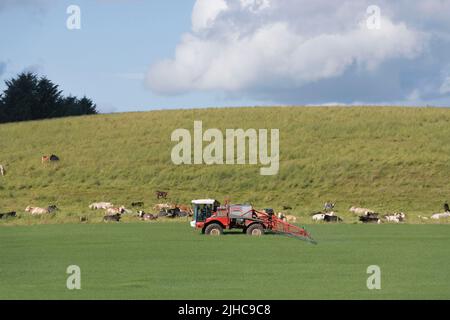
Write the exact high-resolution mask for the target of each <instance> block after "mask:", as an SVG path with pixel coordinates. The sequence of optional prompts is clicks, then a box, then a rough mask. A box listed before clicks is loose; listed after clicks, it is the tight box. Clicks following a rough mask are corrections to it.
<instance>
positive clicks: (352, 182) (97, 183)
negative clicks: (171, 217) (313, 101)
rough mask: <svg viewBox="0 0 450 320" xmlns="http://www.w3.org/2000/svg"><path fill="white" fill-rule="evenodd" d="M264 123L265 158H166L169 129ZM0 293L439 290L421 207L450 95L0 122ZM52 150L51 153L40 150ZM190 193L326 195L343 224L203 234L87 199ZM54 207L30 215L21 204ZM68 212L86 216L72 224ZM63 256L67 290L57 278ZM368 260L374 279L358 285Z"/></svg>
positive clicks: (285, 294) (272, 200) (443, 188)
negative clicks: (272, 142)
mask: <svg viewBox="0 0 450 320" xmlns="http://www.w3.org/2000/svg"><path fill="white" fill-rule="evenodd" d="M194 120H202V121H203V126H204V128H205V129H206V128H219V129H221V130H225V129H227V128H230V129H236V128H243V129H248V128H255V129H259V128H266V129H280V153H281V156H280V172H279V174H278V175H276V176H261V175H260V174H259V169H260V166H259V165H257V166H242V165H241V166H237V165H236V166H226V165H223V166H220V165H216V166H206V165H203V166H194V165H192V166H175V165H173V163H172V162H171V158H170V154H171V149H172V147H173V146H174V145H175V143H172V142H171V141H170V135H171V133H172V131H173V130H175V129H178V128H187V129H190V130H192V127H193V122H194ZM0 150H1V153H0V164H3V165H5V166H6V169H7V175H6V176H4V177H0V212H7V211H17V212H18V214H19V216H18V218H15V219H6V220H5V219H3V220H0V299H32V298H37V299H48V298H50V299H80V298H83V299H84V298H86V299H93V298H99V299H112V298H115V299H135V298H143V299H202V298H204V299H240V298H245V299H366V298H367V299H400V298H402V299H417V298H422V299H450V275H449V273H448V272H447V270H448V265H449V263H450V251H449V250H448V247H449V245H450V224H449V223H448V222H449V221H448V220H442V221H439V222H436V221H434V222H432V221H431V220H427V221H422V220H420V219H419V218H418V215H423V216H430V215H431V214H432V213H434V212H440V211H442V204H443V203H444V201H449V200H450V184H449V183H448V182H449V181H450V110H449V109H434V108H387V107H384V108H379V107H376V108H357V107H355V108H296V107H285V108H236V109H202V110H172V111H155V112H147V113H128V114H113V115H98V116H92V117H79V118H67V119H58V120H48V121H38V122H28V123H18V124H6V125H0ZM52 153H53V154H57V155H58V156H59V157H60V158H61V161H60V163H59V164H57V165H49V164H47V165H43V164H41V161H40V159H41V156H42V155H44V154H52ZM156 190H165V191H169V199H168V200H167V201H168V202H172V203H189V202H190V201H191V200H192V199H196V198H207V197H208V198H216V199H218V200H220V201H222V200H223V199H224V198H226V197H229V198H231V200H232V202H235V203H239V202H240V203H243V202H251V203H253V204H254V205H255V207H256V208H260V209H261V208H267V207H273V208H274V209H275V210H276V211H279V210H280V209H281V208H282V206H283V205H289V206H291V207H293V209H292V210H290V211H288V212H286V213H288V214H294V215H297V216H298V217H299V222H298V223H299V224H310V223H311V217H310V216H309V214H310V213H311V212H314V211H318V210H321V209H322V206H323V203H324V202H325V201H328V200H331V201H335V202H337V210H338V214H339V215H340V216H342V217H343V218H344V221H345V224H339V225H324V224H313V225H310V226H308V230H309V231H311V233H312V234H313V236H314V237H315V238H316V240H318V242H319V245H317V246H314V245H310V244H307V243H305V242H302V241H299V240H296V239H291V238H285V237H279V236H265V237H262V238H249V237H246V236H244V235H242V234H236V235H227V236H223V237H220V238H209V237H205V236H202V235H200V233H199V232H198V231H195V230H193V229H191V228H190V227H189V226H188V223H187V221H186V220H180V221H171V222H169V221H159V222H156V223H139V222H138V219H137V218H136V217H135V216H130V215H127V216H125V217H124V219H123V222H121V223H120V224H104V223H101V221H102V217H103V214H104V213H103V212H101V211H90V210H89V209H88V205H89V204H90V203H91V202H94V201H112V202H114V203H115V204H117V205H122V204H123V205H126V206H129V205H130V203H131V202H134V201H144V202H145V204H146V206H145V210H146V211H147V212H151V208H152V207H153V205H154V204H155V203H156V202H157V200H156V199H155V196H154V192H155V191H156ZM50 204H55V205H57V206H58V207H59V208H60V211H58V212H57V213H56V215H51V216H45V217H30V216H29V215H27V214H26V213H25V212H24V208H25V207H26V206H28V205H32V206H39V207H46V206H48V205H50ZM352 205H357V206H364V207H369V208H372V209H374V210H376V211H377V212H380V213H388V212H393V211H404V212H405V213H406V214H407V223H406V224H402V225H390V224H382V225H361V224H356V222H357V217H355V216H352V215H351V214H350V213H349V212H348V208H349V207H350V206H352ZM80 216H87V217H88V218H89V221H88V223H85V224H80V223H79V221H80V219H79V218H80ZM69 265H79V266H80V267H81V270H82V290H80V291H69V290H67V289H66V287H65V283H66V278H67V274H66V273H65V271H66V268H67V266H69ZM369 265H379V266H380V267H381V270H382V290H378V291H370V290H368V289H367V287H366V280H367V277H368V276H369V275H367V274H366V270H367V267H368V266H369Z"/></svg>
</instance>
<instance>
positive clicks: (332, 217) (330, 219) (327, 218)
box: [323, 214, 342, 222]
mask: <svg viewBox="0 0 450 320" xmlns="http://www.w3.org/2000/svg"><path fill="white" fill-rule="evenodd" d="M323 220H324V221H325V222H342V219H341V218H339V217H338V216H335V215H334V214H333V215H329V214H326V215H325V217H324V219H323Z"/></svg>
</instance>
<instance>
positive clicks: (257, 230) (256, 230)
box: [247, 223, 264, 237]
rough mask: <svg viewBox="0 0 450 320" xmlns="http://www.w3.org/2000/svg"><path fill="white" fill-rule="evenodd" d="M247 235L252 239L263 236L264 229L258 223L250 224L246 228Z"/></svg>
mask: <svg viewBox="0 0 450 320" xmlns="http://www.w3.org/2000/svg"><path fill="white" fill-rule="evenodd" d="M247 234H248V235H249V236H254V237H259V236H262V235H264V227H263V226H262V225H261V224H259V223H255V224H252V225H251V226H250V227H248V228H247Z"/></svg>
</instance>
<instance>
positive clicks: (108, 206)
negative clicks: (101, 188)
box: [83, 201, 193, 222]
mask: <svg viewBox="0 0 450 320" xmlns="http://www.w3.org/2000/svg"><path fill="white" fill-rule="evenodd" d="M131 206H132V207H133V208H137V207H143V206H144V202H142V201H139V202H133V203H132V204H131ZM89 209H91V210H105V215H104V216H103V221H105V222H107V221H117V222H118V221H120V219H121V218H122V215H123V214H129V215H132V214H133V210H130V209H127V208H125V207H124V206H120V207H117V206H114V205H113V204H112V203H111V202H95V203H91V204H90V205H89ZM153 210H154V211H156V212H158V213H157V214H151V213H146V212H145V211H143V210H137V212H136V213H137V214H136V217H138V218H139V219H141V220H144V221H151V220H157V219H158V218H159V217H166V218H179V217H192V215H193V212H192V209H191V208H190V207H189V206H186V205H179V204H173V205H171V204H168V203H162V204H157V205H155V206H154V207H153ZM83 218H85V217H83ZM83 221H87V219H86V218H85V219H84V220H83Z"/></svg>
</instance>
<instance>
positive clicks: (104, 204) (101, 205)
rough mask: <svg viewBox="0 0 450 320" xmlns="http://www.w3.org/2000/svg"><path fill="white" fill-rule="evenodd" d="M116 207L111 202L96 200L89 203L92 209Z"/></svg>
mask: <svg viewBox="0 0 450 320" xmlns="http://www.w3.org/2000/svg"><path fill="white" fill-rule="evenodd" d="M112 207H114V205H113V204H112V203H111V202H94V203H91V204H90V205H89V209H91V210H100V209H109V208H112Z"/></svg>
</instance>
